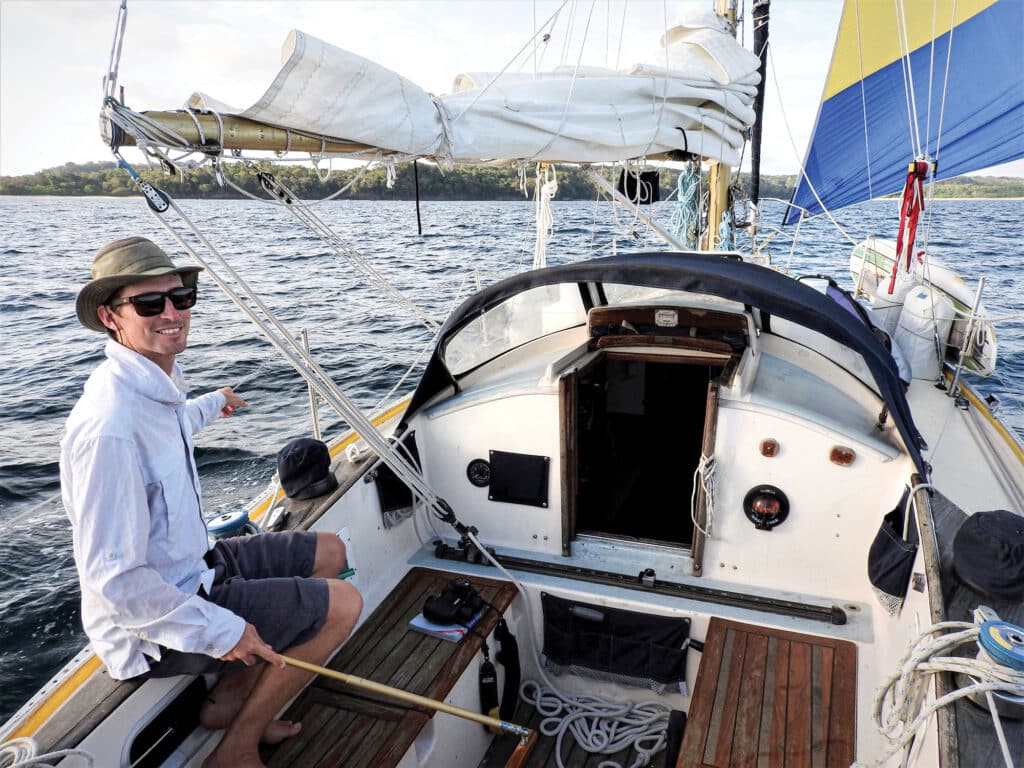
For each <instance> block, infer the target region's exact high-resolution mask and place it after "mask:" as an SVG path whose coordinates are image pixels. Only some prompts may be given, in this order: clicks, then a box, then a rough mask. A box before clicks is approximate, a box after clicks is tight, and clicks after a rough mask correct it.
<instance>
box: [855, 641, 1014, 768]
mask: <svg viewBox="0 0 1024 768" xmlns="http://www.w3.org/2000/svg"><path fill="white" fill-rule="evenodd" d="M935 635H939V636H938V637H935ZM978 635H979V626H978V625H977V624H973V623H970V622H962V621H947V622H940V623H938V624H934V625H932V626H931V627H929V628H928V629H926V630H925V631H924V632H922V633H921V635H920V636H919V637H918V638H917V639H916V640H915V641H914V643H913V644H912V645H911V647H910V649H909V650H908V651H907V654H906V655H905V656H904V657H903V659H902V660H901V662H900V664H899V667H898V669H897V670H896V672H895V673H894V674H892V675H891V676H890V677H889V678H888V679H887V680H886V681H885V682H884V683H883V684H882V686H881V688H880V689H879V692H878V695H877V697H876V699H875V707H874V711H873V714H872V717H873V719H874V722H875V725H876V726H877V727H878V729H879V731H880V732H881V733H882V735H883V736H884V737H885V738H886V739H887V740H888V741H889V743H890V746H889V748H888V749H887V750H886V751H885V753H884V754H883V755H882V756H881V757H879V758H878V759H877V760H874V761H872V762H870V763H865V762H859V761H858V762H856V763H854V764H853V768H868V766H882V765H884V764H886V762H887V761H888V760H889V759H890V758H891V757H893V756H894V755H896V754H897V753H899V752H900V751H901V750H904V749H906V748H907V747H908V746H909V747H910V750H911V755H910V759H908V760H907V761H906V762H904V763H902V764H904V765H911V764H913V758H914V757H915V756H916V754H917V752H918V750H919V749H920V747H921V744H922V740H921V739H919V738H918V736H919V735H920V734H921V733H922V732H923V731H924V730H925V728H926V727H927V725H928V723H929V721H930V720H931V717H932V715H934V714H935V713H936V712H937V711H938V710H940V709H942V708H943V707H945V706H948V705H950V704H953V703H954V702H956V701H958V700H960V699H962V698H964V697H966V696H971V695H976V694H980V693H991V692H993V691H998V692H1000V693H1004V694H1006V695H1009V696H1024V672H1018V671H1015V670H1012V669H1011V668H1010V667H1008V666H1004V665H1002V664H998V663H996V662H994V661H992V660H991V659H988V658H985V657H982V658H978V659H973V658H965V657H962V656H953V655H952V653H953V652H954V651H955V649H957V648H959V647H961V646H965V645H973V644H976V643H977V640H978ZM944 672H945V673H953V674H963V675H967V676H968V677H970V678H971V679H972V680H974V681H975V682H973V683H972V684H970V685H967V686H964V687H962V688H959V689H957V690H955V691H952V692H950V693H948V694H946V695H944V696H941V697H939V698H937V699H935V700H934V701H933V702H932V703H931V704H930V705H928V706H924V703H925V701H926V699H927V696H928V691H929V689H930V687H931V685H930V684H931V681H932V676H934V675H938V674H941V673H944ZM989 700H990V701H991V699H989ZM991 711H992V716H993V720H994V721H998V719H999V714H998V710H996V709H995V708H994V707H992V710H991ZM998 730H1000V729H999V726H997V732H998ZM1001 746H1002V744H1001ZM1003 759H1004V762H1005V764H1006V766H1007V768H1013V765H1014V764H1013V760H1012V758H1011V756H1010V754H1009V751H1008V749H1004V750H1003Z"/></svg>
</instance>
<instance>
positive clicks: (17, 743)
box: [0, 736, 96, 768]
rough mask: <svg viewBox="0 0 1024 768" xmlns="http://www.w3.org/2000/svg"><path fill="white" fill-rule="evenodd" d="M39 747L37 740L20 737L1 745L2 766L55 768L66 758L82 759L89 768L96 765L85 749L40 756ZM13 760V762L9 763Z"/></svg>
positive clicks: (0, 759)
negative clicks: (54, 767)
mask: <svg viewBox="0 0 1024 768" xmlns="http://www.w3.org/2000/svg"><path fill="white" fill-rule="evenodd" d="M38 749H39V745H38V744H37V743H36V741H35V739H33V738H31V737H28V736H19V737H18V738H16V739H11V740H10V741H5V742H4V743H3V744H0V765H3V766H4V768H29V767H30V766H31V768H53V766H54V765H56V764H57V762H59V761H61V760H63V759H64V758H65V757H80V758H82V759H83V760H84V761H85V763H86V765H87V766H88V768H92V766H93V765H95V764H96V763H95V759H94V758H93V756H92V755H91V754H90V753H89V752H86V751H85V750H84V749H58V750H56V751H55V752H46V753H44V754H38V752H37V750H38ZM8 760H11V761H13V762H7V761H8Z"/></svg>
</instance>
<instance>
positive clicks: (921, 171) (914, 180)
mask: <svg viewBox="0 0 1024 768" xmlns="http://www.w3.org/2000/svg"><path fill="white" fill-rule="evenodd" d="M929 165H930V163H928V162H926V161H923V160H918V161H916V162H913V163H911V164H910V170H909V171H908V172H907V181H906V183H905V184H904V185H903V202H902V203H900V228H899V232H897V234H896V258H895V260H894V261H893V264H892V275H891V276H890V278H889V295H890V296H891V295H892V292H893V289H894V288H895V287H896V274H897V272H898V271H899V268H900V256H902V255H903V253H904V241H905V242H906V250H905V252H906V254H907V265H906V267H905V268H904V270H905V271H906V272H910V269H911V254H912V253H913V252H914V238H915V237H916V236H917V220H918V217H919V216H920V215H921V211H923V210H924V181H925V179H926V178H928V168H929Z"/></svg>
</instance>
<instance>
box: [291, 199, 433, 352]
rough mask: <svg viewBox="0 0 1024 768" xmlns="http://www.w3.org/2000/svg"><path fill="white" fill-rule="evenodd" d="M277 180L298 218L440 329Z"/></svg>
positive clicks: (398, 300) (389, 293)
mask: <svg viewBox="0 0 1024 768" xmlns="http://www.w3.org/2000/svg"><path fill="white" fill-rule="evenodd" d="M273 183H274V184H275V185H276V186H277V187H279V188H280V190H281V192H282V193H284V194H285V195H287V197H288V199H289V200H290V202H289V203H288V205H287V208H288V209H289V210H291V211H292V213H294V214H295V216H296V218H298V219H299V220H300V221H301V222H302V223H304V224H305V225H306V226H307V227H309V229H310V230H312V231H313V232H315V233H316V234H317V235H319V236H320V238H321V239H322V240H324V242H326V243H327V244H328V245H329V246H330V247H331V248H332V249H333V250H334V251H335V253H337V254H339V255H341V256H344V257H345V258H347V259H348V260H349V262H350V263H351V264H352V265H353V266H355V267H356V269H358V270H359V271H360V272H361V273H362V274H363V276H364V277H366V278H367V279H368V280H370V281H371V282H373V283H375V284H376V285H377V287H378V288H380V289H381V290H382V291H383V292H384V294H385V295H386V296H388V297H389V298H390V299H391V300H392V301H394V302H395V303H396V304H398V305H399V306H400V307H403V308H404V309H405V310H407V311H408V312H409V313H410V314H412V316H413V317H415V318H416V319H417V320H418V321H419V322H420V323H421V324H422V325H424V326H425V327H426V328H427V329H428V330H429V331H431V332H432V333H436V332H437V330H438V329H439V328H440V327H441V325H440V323H438V322H437V321H436V320H435V319H434V318H433V317H431V316H430V314H428V313H427V312H426V311H425V310H423V309H421V308H420V307H418V306H417V305H416V304H415V303H413V301H412V300H411V299H409V297H407V296H406V295H405V294H403V293H402V292H401V291H399V290H398V289H397V288H395V286H394V285H393V284H392V283H391V282H390V281H388V279H387V278H386V277H384V275H382V274H381V273H380V272H379V271H378V270H377V269H376V268H375V267H374V266H373V265H372V264H371V263H370V262H369V261H368V260H366V259H364V258H363V257H362V256H361V255H360V254H359V252H358V251H356V250H355V249H354V248H352V247H351V246H350V245H348V243H346V242H345V241H343V240H342V239H341V238H340V237H339V236H338V235H337V234H336V233H335V232H334V230H332V229H331V228H330V227H329V226H328V225H327V224H326V223H324V221H323V220H322V219H320V218H319V217H318V216H317V215H316V214H315V213H313V211H312V210H310V209H309V208H308V207H307V206H306V205H305V204H304V203H303V202H302V201H301V200H300V199H299V198H298V196H297V195H296V194H295V193H294V192H292V190H291V189H289V188H288V187H287V186H286V185H285V184H283V183H282V182H281V181H279V180H277V179H274V180H273Z"/></svg>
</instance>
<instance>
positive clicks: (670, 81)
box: [188, 25, 758, 165]
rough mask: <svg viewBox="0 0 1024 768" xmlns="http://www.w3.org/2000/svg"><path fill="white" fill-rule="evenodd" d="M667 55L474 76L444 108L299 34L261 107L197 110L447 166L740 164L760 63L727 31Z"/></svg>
mask: <svg viewBox="0 0 1024 768" xmlns="http://www.w3.org/2000/svg"><path fill="white" fill-rule="evenodd" d="M665 40H667V41H668V47H667V48H661V49H660V50H659V51H658V52H657V53H656V56H655V57H654V58H656V60H658V61H660V62H661V64H660V65H658V64H655V65H646V64H637V65H634V66H632V67H630V68H628V69H626V70H623V71H613V70H607V69H603V68H598V67H580V68H574V67H567V68H560V69H558V70H556V71H554V72H550V73H544V74H541V75H537V76H534V75H513V76H503V77H496V76H494V75H487V74H482V75H481V74H464V75H459V76H458V77H457V78H456V85H455V93H453V94H450V95H446V96H440V97H433V96H431V95H430V94H428V93H426V92H425V91H423V89H421V88H420V87H419V86H417V85H415V84H414V83H412V82H411V81H409V80H407V79H405V78H404V77H402V76H401V75H399V74H397V73H395V72H392V71H391V70H389V69H387V68H385V67H382V66H380V65H378V64H375V63H373V62H371V61H368V60H367V59H364V58H362V57H361V56H357V55H355V54H353V53H350V52H348V51H344V50H342V49H341V48H337V47H335V46H333V45H330V44H328V43H325V42H323V41H322V40H318V39H317V38H315V37H312V36H310V35H307V34H305V33H303V32H299V31H297V30H293V31H292V32H291V33H290V34H289V35H288V38H287V39H286V41H285V44H284V48H283V51H282V58H283V59H284V64H283V66H282V68H281V71H280V72H279V73H278V75H277V77H276V78H274V81H273V83H272V84H271V86H270V87H269V88H268V89H267V92H266V93H265V94H264V95H263V98H261V99H260V100H259V101H258V102H256V104H254V105H252V106H251V107H249V108H248V109H246V110H237V109H234V108H232V107H230V106H228V105H227V104H225V103H224V102H221V101H218V100H216V99H213V98H211V97H210V96H207V95H205V94H203V93H194V94H193V95H192V97H191V98H190V99H189V102H188V106H189V107H190V108H193V109H212V110H215V111H218V112H221V113H224V114H233V115H238V116H239V117H244V118H247V119H250V120H255V121H257V122H261V123H266V124H269V125H274V126H278V127H281V128H289V129H292V130H295V131H301V132H302V133H305V134H314V135H320V136H323V137H325V138H328V139H335V140H339V141H348V142H358V143H361V144H365V145H367V146H369V147H371V148H373V149H374V150H378V149H379V150H384V151H386V152H393V153H398V154H401V155H408V156H419V157H433V158H436V159H438V160H439V161H443V162H453V163H479V162H487V161H494V160H512V161H514V160H531V161H537V162H542V161H544V162H576V163H590V162H610V161H616V160H624V159H631V158H638V157H644V156H649V155H656V154H662V153H667V152H671V151H673V150H683V151H687V152H690V153H693V154H695V155H699V156H701V157H705V158H712V159H716V160H720V161H722V162H724V163H727V164H729V165H736V164H738V163H739V159H740V150H741V149H742V147H743V132H744V131H745V130H746V129H747V128H748V127H749V126H750V125H751V123H752V122H753V120H754V112H753V109H752V107H751V105H752V103H753V98H754V94H755V93H756V90H757V83H758V75H757V72H756V70H757V58H756V57H755V56H754V55H753V54H751V53H750V52H748V51H746V50H744V49H743V48H742V47H741V46H740V45H739V44H738V43H736V41H735V40H734V39H733V38H732V37H731V36H730V35H728V34H726V33H725V32H723V31H721V30H720V29H718V28H710V27H707V26H687V25H680V26H676V27H673V28H672V29H671V30H670V31H669V33H668V34H666V36H665Z"/></svg>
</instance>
